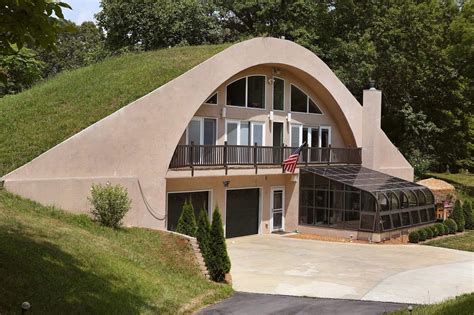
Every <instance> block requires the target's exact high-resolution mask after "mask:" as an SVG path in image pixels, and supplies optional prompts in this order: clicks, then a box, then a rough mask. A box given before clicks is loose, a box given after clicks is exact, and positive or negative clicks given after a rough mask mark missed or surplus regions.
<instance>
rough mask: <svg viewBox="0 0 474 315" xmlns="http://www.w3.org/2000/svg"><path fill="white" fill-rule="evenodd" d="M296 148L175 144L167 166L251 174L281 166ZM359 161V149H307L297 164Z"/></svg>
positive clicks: (332, 163)
mask: <svg viewBox="0 0 474 315" xmlns="http://www.w3.org/2000/svg"><path fill="white" fill-rule="evenodd" d="M296 149H297V148H293V147H286V146H285V147H272V146H258V145H254V146H246V145H227V144H224V145H194V144H190V145H178V146H177V147H176V150H175V151H174V154H173V157H172V159H171V162H170V165H169V168H170V169H179V168H191V171H192V175H194V168H196V167H209V168H224V169H225V173H226V175H227V169H228V168H229V167H238V166H239V167H240V166H248V167H253V168H255V174H257V172H258V167H259V166H278V167H281V166H282V163H283V161H284V160H285V159H286V158H288V157H289V156H290V155H291V154H292V153H293V152H294V151H295V150H296ZM361 163H362V150H361V148H334V147H327V148H308V147H304V148H303V149H302V151H301V154H300V158H299V160H298V165H300V166H302V165H304V166H308V165H318V164H319V165H335V164H351V165H354V164H356V165H360V164H361Z"/></svg>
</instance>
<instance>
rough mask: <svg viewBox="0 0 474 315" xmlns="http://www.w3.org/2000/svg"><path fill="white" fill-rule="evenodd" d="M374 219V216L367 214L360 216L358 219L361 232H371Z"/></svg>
mask: <svg viewBox="0 0 474 315" xmlns="http://www.w3.org/2000/svg"><path fill="white" fill-rule="evenodd" d="M374 218H375V216H373V215H369V214H362V215H361V217H360V228H361V230H369V231H372V230H373V229H374Z"/></svg>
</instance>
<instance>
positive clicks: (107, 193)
mask: <svg viewBox="0 0 474 315" xmlns="http://www.w3.org/2000/svg"><path fill="white" fill-rule="evenodd" d="M88 200H89V202H90V203H91V205H92V208H91V213H92V216H93V217H94V219H95V220H96V221H98V222H99V223H100V224H102V225H104V226H108V227H113V228H118V227H120V225H121V224H122V219H123V217H124V216H125V214H126V213H127V212H128V210H130V205H131V200H130V199H129V198H128V193H127V189H125V188H124V187H122V186H120V185H115V186H114V185H110V184H109V183H107V184H106V185H105V186H103V185H101V184H97V185H92V187H91V197H90V198H88Z"/></svg>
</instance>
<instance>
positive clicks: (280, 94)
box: [273, 78, 285, 110]
mask: <svg viewBox="0 0 474 315" xmlns="http://www.w3.org/2000/svg"><path fill="white" fill-rule="evenodd" d="M284 100H285V81H284V80H283V79H279V78H274V81H273V110H285V105H284V104H285V103H284Z"/></svg>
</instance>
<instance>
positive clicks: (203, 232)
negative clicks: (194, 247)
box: [196, 208, 211, 268]
mask: <svg viewBox="0 0 474 315" xmlns="http://www.w3.org/2000/svg"><path fill="white" fill-rule="evenodd" d="M210 234H211V224H210V223H209V218H208V216H207V210H206V209H204V208H202V209H201V211H200V212H199V217H198V222H197V232H196V239H197V241H198V243H199V249H200V250H201V254H202V257H203V258H204V262H205V263H206V266H207V267H208V268H209V264H210V262H211V256H210V250H209V246H210V244H209V243H210V237H211V236H210Z"/></svg>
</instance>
